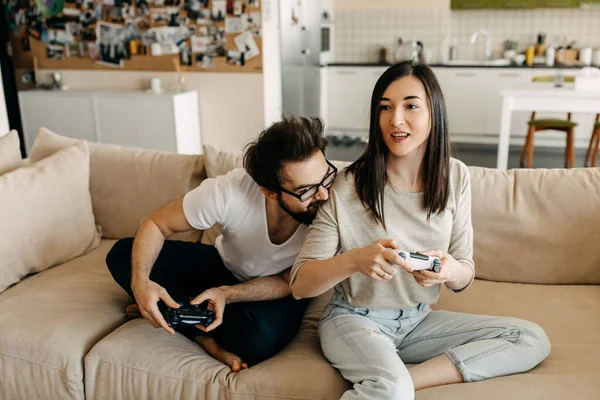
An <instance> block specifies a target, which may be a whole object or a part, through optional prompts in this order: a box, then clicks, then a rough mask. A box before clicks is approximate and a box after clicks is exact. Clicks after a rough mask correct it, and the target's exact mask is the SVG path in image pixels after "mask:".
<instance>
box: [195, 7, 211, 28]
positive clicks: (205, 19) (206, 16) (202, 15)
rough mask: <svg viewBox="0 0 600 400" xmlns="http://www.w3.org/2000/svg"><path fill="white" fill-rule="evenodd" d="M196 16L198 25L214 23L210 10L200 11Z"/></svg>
mask: <svg viewBox="0 0 600 400" xmlns="http://www.w3.org/2000/svg"><path fill="white" fill-rule="evenodd" d="M195 15H196V25H208V24H211V23H212V20H211V17H210V11H209V10H199V11H198V12H197V13H195Z"/></svg>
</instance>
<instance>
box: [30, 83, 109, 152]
mask: <svg viewBox="0 0 600 400" xmlns="http://www.w3.org/2000/svg"><path fill="white" fill-rule="evenodd" d="M19 103H20V109H21V120H22V123H23V135H24V137H25V145H26V147H27V152H29V151H30V150H31V147H32V146H33V143H34V142H35V138H36V137H37V135H38V133H39V130H40V128H41V127H42V126H43V127H46V128H48V129H50V130H51V131H53V132H56V133H58V134H60V135H63V136H67V137H71V138H74V139H82V140H88V141H91V142H95V141H97V138H96V119H95V117H94V105H93V101H92V99H91V97H90V96H88V95H86V94H82V95H78V94H76V93H60V94H56V93H52V92H35V91H25V92H20V93H19Z"/></svg>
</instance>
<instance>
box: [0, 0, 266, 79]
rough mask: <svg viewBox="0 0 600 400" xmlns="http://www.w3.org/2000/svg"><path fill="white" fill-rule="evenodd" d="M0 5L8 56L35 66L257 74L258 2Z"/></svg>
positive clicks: (39, 0)
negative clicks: (7, 32) (8, 39)
mask: <svg viewBox="0 0 600 400" xmlns="http://www.w3.org/2000/svg"><path fill="white" fill-rule="evenodd" d="M3 1H4V2H3V6H4V7H6V9H7V15H8V16H9V24H10V28H11V32H12V44H13V53H22V54H20V55H21V56H25V57H20V58H19V57H17V60H23V59H26V58H27V53H28V52H32V53H35V55H36V58H37V62H38V65H39V67H40V68H46V67H48V68H65V69H69V68H82V67H83V68H85V65H89V66H90V68H94V67H95V66H97V65H102V66H108V67H111V68H125V69H136V67H135V66H136V65H138V66H141V65H142V64H143V66H144V67H143V68H142V69H155V70H165V69H167V70H173V69H174V67H173V64H174V62H173V61H174V60H177V59H178V60H179V65H180V66H181V69H183V70H188V71H189V70H200V71H244V72H245V71H247V72H257V71H262V57H261V33H262V32H261V4H260V3H261V1H262V0H36V1H29V0H3ZM40 49H42V50H43V53H45V54H40V53H42V50H40ZM155 57H156V58H155ZM153 58H155V59H154V61H155V62H154V63H153ZM159 59H160V61H159ZM166 59H169V60H167V61H171V62H165V60H166ZM82 60H86V61H87V62H85V63H84V62H82ZM129 61H132V62H129ZM16 64H18V63H16ZM152 65H154V66H155V67H154V68H153V67H152ZM21 67H23V66H21Z"/></svg>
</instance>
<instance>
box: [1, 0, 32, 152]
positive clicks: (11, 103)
mask: <svg viewBox="0 0 600 400" xmlns="http://www.w3.org/2000/svg"><path fill="white" fill-rule="evenodd" d="M0 66H1V67H2V84H3V86H4V93H0V96H1V95H4V99H5V100H6V112H7V113H8V125H9V126H10V129H16V130H17V132H19V139H20V140H21V156H22V157H23V158H25V157H26V156H27V152H26V150H25V139H24V138H23V125H22V124H21V114H20V111H19V97H18V96H17V85H16V81H15V70H14V68H13V63H12V58H11V57H10V55H9V54H8V19H7V15H6V5H5V4H4V2H2V3H0Z"/></svg>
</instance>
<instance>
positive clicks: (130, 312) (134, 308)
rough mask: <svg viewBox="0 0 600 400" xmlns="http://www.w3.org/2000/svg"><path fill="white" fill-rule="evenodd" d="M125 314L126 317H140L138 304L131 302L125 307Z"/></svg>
mask: <svg viewBox="0 0 600 400" xmlns="http://www.w3.org/2000/svg"><path fill="white" fill-rule="evenodd" d="M125 315H127V318H140V317H141V316H142V313H141V312H140V308H139V307H138V305H137V304H135V303H133V304H130V305H128V306H127V307H125Z"/></svg>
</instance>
